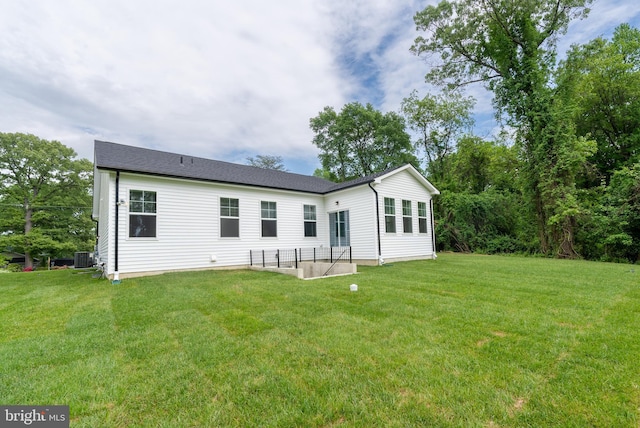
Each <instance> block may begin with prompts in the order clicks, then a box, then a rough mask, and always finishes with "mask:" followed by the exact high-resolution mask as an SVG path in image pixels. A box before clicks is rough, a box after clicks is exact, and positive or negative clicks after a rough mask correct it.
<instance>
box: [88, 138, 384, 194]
mask: <svg viewBox="0 0 640 428" xmlns="http://www.w3.org/2000/svg"><path fill="white" fill-rule="evenodd" d="M94 149H95V158H94V164H95V167H96V168H98V169H107V170H114V171H123V172H133V173H141V174H151V175H160V176H165V177H176V178H187V179H193V180H202V181H212V182H217V183H227V184H241V185H247V186H256V187H264V188H271V189H281V190H293V191H299V192H306V193H317V194H325V193H329V192H334V191H337V190H342V189H346V188H349V187H353V186H358V185H360V184H366V183H369V182H372V181H373V180H374V179H375V178H376V177H379V176H381V175H383V174H385V173H387V172H389V171H384V172H381V173H377V174H373V175H370V176H367V177H361V178H358V179H355V180H352V181H348V182H345V183H334V182H332V181H328V180H325V179H322V178H319V177H313V176H308V175H301V174H294V173H290V172H283V171H276V170H271V169H265V168H258V167H254V166H248V165H240V164H234V163H229V162H223V161H217V160H211V159H205V158H199V157H194V156H188V155H180V154H176V153H169V152H163V151H158V150H152V149H145V148H140V147H133V146H127V145H123V144H117V143H111V142H107V141H99V140H95V146H94Z"/></svg>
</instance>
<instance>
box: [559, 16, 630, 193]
mask: <svg viewBox="0 0 640 428" xmlns="http://www.w3.org/2000/svg"><path fill="white" fill-rule="evenodd" d="M557 85H558V88H559V90H558V94H559V95H560V96H561V97H563V98H564V99H565V100H566V102H567V104H570V105H571V106H572V115H571V116H570V117H569V119H571V120H573V121H574V122H575V123H576V132H577V134H578V135H581V136H589V137H590V138H593V139H594V140H595V141H596V142H597V146H598V150H597V152H596V153H595V154H594V156H593V157H592V158H591V161H592V162H593V163H594V166H595V168H596V172H597V174H596V176H595V177H594V180H593V183H591V184H592V185H595V186H599V185H600V182H601V181H604V183H605V184H608V183H609V182H610V180H611V176H612V175H613V174H614V172H615V171H616V170H618V169H620V168H622V167H625V166H626V167H629V166H631V165H633V163H634V162H637V161H638V160H639V159H640V30H638V29H635V28H631V27H630V26H629V25H628V24H623V25H620V26H619V27H617V28H616V30H615V32H614V35H613V38H612V40H611V41H607V40H604V39H602V38H597V39H595V40H593V41H591V42H589V43H587V44H585V45H579V46H573V47H572V48H571V50H570V51H569V52H568V54H567V59H566V60H565V61H563V62H562V63H561V65H560V67H559V70H558V73H557Z"/></svg>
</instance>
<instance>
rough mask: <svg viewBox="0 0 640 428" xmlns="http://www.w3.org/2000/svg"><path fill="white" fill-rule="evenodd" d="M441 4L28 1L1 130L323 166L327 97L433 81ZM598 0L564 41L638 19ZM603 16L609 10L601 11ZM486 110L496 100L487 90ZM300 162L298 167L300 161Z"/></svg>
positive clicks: (85, 143) (20, 13) (13, 25)
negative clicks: (426, 33) (421, 30)
mask: <svg viewBox="0 0 640 428" xmlns="http://www.w3.org/2000/svg"><path fill="white" fill-rule="evenodd" d="M434 3H435V0H422V1H419V0H398V1H388V0H370V1H369V0H367V1H365V0H354V1H349V2H344V1H342V0H327V1H322V2H318V1H314V0H299V1H296V0H288V1H278V2H264V1H260V0H238V1H235V2H222V1H219V0H218V1H215V0H214V1H210V2H203V1H199V0H182V1H180V2H177V1H174V0H164V1H159V0H154V1H151V0H136V1H127V0H92V1H90V2H87V1H82V0H57V1H55V2H53V1H49V0H23V1H18V0H17V1H12V2H5V4H4V5H3V11H2V14H0V28H2V29H3V31H2V32H0V131H1V132H30V133H34V134H36V135H38V136H40V137H43V138H48V139H57V140H59V141H61V142H63V143H64V144H66V145H68V146H71V147H73V148H74V149H75V150H76V151H77V152H78V153H79V154H80V155H81V156H82V157H87V158H89V159H92V156H93V154H92V147H93V139H94V138H97V139H105V140H111V141H116V142H121V143H125V144H133V145H140V146H145V147H152V148H157V149H161V150H168V151H175V152H181V153H187V154H195V155H199V156H205V157H212V158H217V159H224V160H230V161H236V162H244V158H245V157H246V156H249V155H255V154H274V155H281V156H283V157H284V158H285V160H286V161H287V162H286V163H287V167H289V168H290V169H293V170H295V171H296V172H303V173H311V172H313V168H314V167H315V166H314V165H316V164H317V159H316V153H317V152H316V149H315V147H314V146H313V145H312V143H311V139H312V137H313V135H312V133H311V131H310V130H309V118H311V117H313V116H315V115H317V114H318V112H319V111H320V110H322V108H323V107H324V106H326V105H330V106H333V107H335V108H337V109H339V108H341V106H342V105H343V104H344V103H346V102H349V101H353V100H359V101H361V102H372V103H373V104H374V106H376V107H377V108H380V109H381V110H383V111H391V110H393V111H397V110H398V108H399V106H400V101H401V100H402V98H404V97H406V96H408V95H409V93H410V92H411V90H412V89H418V90H420V91H421V93H426V91H428V90H430V88H428V87H427V86H426V85H425V84H424V74H425V73H426V71H427V68H426V67H427V66H428V65H427V64H426V63H425V62H424V60H422V59H420V58H417V57H415V56H414V55H412V54H411V53H410V52H409V48H410V46H411V44H412V43H413V40H414V39H415V37H416V36H417V35H418V34H417V32H416V31H415V25H414V23H413V15H414V14H415V12H417V11H418V10H421V9H422V8H424V7H425V6H426V5H427V4H434ZM631 4H632V1H631V0H625V1H620V0H598V1H597V2H596V3H595V4H594V6H593V10H594V11H593V12H592V16H591V17H590V18H589V20H587V21H580V22H579V23H576V24H572V26H571V28H570V31H569V34H568V35H567V38H566V39H563V42H562V43H564V44H563V46H565V47H566V46H568V44H569V43H575V42H581V43H582V42H586V41H588V40H591V39H592V38H593V37H595V36H598V35H601V34H606V33H607V32H610V30H611V29H612V27H613V26H616V25H618V24H619V23H622V22H625V20H627V19H631V18H633V19H635V24H636V25H637V24H638V19H639V18H638V17H639V15H638V11H637V7H631V6H630V5H631ZM594 14H597V16H595V17H594V16H593V15H594ZM474 96H476V98H477V99H478V107H477V111H478V113H479V114H483V115H488V114H490V111H491V105H490V97H489V96H487V94H486V92H483V91H481V90H476V91H475V92H474ZM296 165H297V166H296Z"/></svg>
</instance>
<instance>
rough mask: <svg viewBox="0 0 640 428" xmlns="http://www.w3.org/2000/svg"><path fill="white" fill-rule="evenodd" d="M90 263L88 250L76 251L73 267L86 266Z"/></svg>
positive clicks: (89, 265) (81, 267) (80, 267)
mask: <svg viewBox="0 0 640 428" xmlns="http://www.w3.org/2000/svg"><path fill="white" fill-rule="evenodd" d="M91 264H92V263H91V253H90V252H88V251H82V252H78V253H76V254H75V256H74V258H73V267H74V268H76V269H83V268H88V267H91Z"/></svg>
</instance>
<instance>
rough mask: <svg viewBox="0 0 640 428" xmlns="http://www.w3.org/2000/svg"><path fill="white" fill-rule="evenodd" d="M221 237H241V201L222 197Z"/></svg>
mask: <svg viewBox="0 0 640 428" xmlns="http://www.w3.org/2000/svg"><path fill="white" fill-rule="evenodd" d="M220 237H221V238H239V237H240V201H239V200H238V199H234V198H220Z"/></svg>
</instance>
